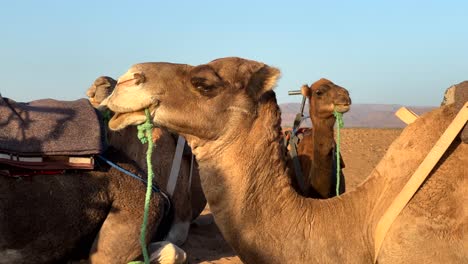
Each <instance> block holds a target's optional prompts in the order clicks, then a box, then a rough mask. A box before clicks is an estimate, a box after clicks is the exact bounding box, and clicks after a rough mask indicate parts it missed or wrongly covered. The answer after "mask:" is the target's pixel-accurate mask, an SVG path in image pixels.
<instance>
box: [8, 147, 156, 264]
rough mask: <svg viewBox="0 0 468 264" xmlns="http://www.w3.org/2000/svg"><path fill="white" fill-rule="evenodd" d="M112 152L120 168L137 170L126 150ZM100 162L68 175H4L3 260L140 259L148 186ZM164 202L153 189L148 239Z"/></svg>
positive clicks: (102, 261)
mask: <svg viewBox="0 0 468 264" xmlns="http://www.w3.org/2000/svg"><path fill="white" fill-rule="evenodd" d="M110 153H111V154H110V158H112V159H113V160H114V161H116V163H118V164H119V165H120V166H121V167H123V168H125V169H127V170H129V171H131V172H133V173H138V171H139V170H138V169H137V167H136V166H135V164H134V163H133V162H132V161H130V160H128V159H125V158H123V157H122V154H121V153H119V152H118V151H116V150H111V151H110ZM108 155H109V154H108ZM101 166H102V167H101V169H100V170H98V171H91V172H84V171H81V172H79V171H78V172H68V173H66V174H65V175H36V176H29V177H26V178H13V177H6V176H0V211H1V212H2V214H1V217H0V232H1V234H2V235H1V236H0V263H64V262H66V261H67V260H73V259H75V260H80V259H89V261H90V263H127V262H129V261H131V260H135V259H137V258H139V256H141V247H140V243H139V238H140V227H141V223H142V219H143V218H142V217H143V204H144V200H145V190H146V187H145V186H144V184H142V183H141V182H139V181H138V180H135V179H133V178H131V177H129V176H127V175H125V174H123V173H121V172H120V171H118V170H115V169H113V168H108V167H107V166H105V165H101ZM164 204H165V202H164V198H162V197H161V195H159V194H158V193H153V198H152V202H151V209H150V215H149V222H148V223H149V225H148V233H147V236H146V237H147V238H148V242H149V238H151V236H152V234H155V232H156V230H157V229H158V227H159V226H160V223H161V220H162V219H163V216H164V214H165V205H164ZM153 251H157V249H154V250H153ZM158 263H159V262H158Z"/></svg>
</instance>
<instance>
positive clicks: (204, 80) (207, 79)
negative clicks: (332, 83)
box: [103, 57, 279, 140]
mask: <svg viewBox="0 0 468 264" xmlns="http://www.w3.org/2000/svg"><path fill="white" fill-rule="evenodd" d="M278 77H279V70H278V69H276V68H273V67H270V66H268V65H265V64H263V63H260V62H256V61H251V60H246V59H241V58H235V57H230V58H222V59H217V60H214V61H211V62H209V63H207V64H203V65H198V66H190V65H186V64H172V63H160V62H158V63H141V64H136V65H133V66H132V67H131V68H130V69H129V70H128V71H127V73H125V74H124V75H123V76H121V77H120V78H119V79H118V82H117V86H116V88H115V90H114V92H113V93H112V95H110V96H109V97H108V98H107V100H105V102H103V105H105V106H107V107H108V108H109V109H111V110H112V111H113V112H115V113H116V114H115V115H114V116H113V117H112V119H111V120H110V121H109V127H110V128H111V129H112V130H120V129H123V128H125V127H127V126H129V125H137V124H140V123H143V122H145V119H146V117H145V113H144V109H146V108H148V109H149V110H150V113H151V116H152V118H153V122H154V123H155V124H156V125H160V126H163V127H167V128H168V129H169V130H172V131H174V132H176V133H179V134H181V135H183V136H185V137H186V138H187V137H191V136H193V137H196V138H199V139H204V140H210V139H215V138H219V137H221V136H223V134H224V133H226V132H227V131H228V130H231V131H233V130H236V129H237V126H239V125H241V123H242V125H245V124H248V122H250V120H252V122H253V120H254V119H255V116H256V113H257V112H256V107H257V105H258V101H259V100H260V98H261V96H262V94H264V93H266V92H268V91H271V90H272V89H273V87H274V85H275V84H276V80H277V79H278Z"/></svg>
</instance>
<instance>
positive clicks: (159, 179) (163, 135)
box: [86, 76, 206, 245]
mask: <svg viewBox="0 0 468 264" xmlns="http://www.w3.org/2000/svg"><path fill="white" fill-rule="evenodd" d="M116 83H117V82H116V81H115V80H114V79H112V78H111V77H108V76H101V77H99V78H97V79H96V80H95V81H94V83H93V84H92V85H91V87H90V88H89V89H88V90H87V92H86V95H87V96H88V97H89V101H90V102H91V104H92V105H93V106H94V107H99V104H100V103H101V102H102V101H103V100H104V99H105V98H106V97H107V96H109V95H110V94H111V93H112V91H113V90H114V87H115V85H116ZM137 133H138V132H137V129H136V127H128V128H126V129H123V130H121V131H108V143H109V144H110V145H111V146H113V147H115V148H116V149H118V150H120V151H121V152H122V153H125V155H126V156H127V157H128V158H129V159H131V160H134V161H135V162H136V164H137V165H138V167H139V169H140V170H142V171H144V172H145V174H146V172H147V170H146V166H147V165H146V151H147V145H146V144H145V145H143V144H141V142H140V140H139V139H138V137H137ZM153 141H154V144H155V149H154V151H153V156H152V163H153V164H154V166H155V168H154V170H155V181H156V183H157V184H158V185H159V186H160V187H161V188H162V189H163V190H164V191H167V190H166V186H167V185H168V180H169V175H170V172H171V167H172V161H173V157H174V153H175V150H176V144H177V138H175V137H174V136H173V135H172V134H170V133H169V132H167V130H165V129H161V128H158V127H155V128H153ZM191 161H192V157H191V155H184V156H183V162H182V163H181V168H180V172H179V178H178V179H177V184H176V187H175V189H174V194H173V195H172V202H173V206H174V207H173V208H174V214H175V215H174V221H173V224H172V225H171V230H170V231H169V234H168V236H167V238H166V240H168V241H170V242H172V243H174V244H176V245H182V244H183V243H184V242H185V241H186V240H187V236H188V232H189V228H190V223H191V222H192V220H193V219H195V218H196V217H198V215H200V213H201V212H202V211H203V209H204V208H205V206H206V199H205V196H204V194H203V191H202V188H201V182H200V175H199V173H198V165H197V164H193V167H192V166H191ZM191 170H192V177H191V179H190V171H191ZM189 184H190V186H189Z"/></svg>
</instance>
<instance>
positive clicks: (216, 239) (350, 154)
mask: <svg viewBox="0 0 468 264" xmlns="http://www.w3.org/2000/svg"><path fill="white" fill-rule="evenodd" d="M401 131H402V130H401V129H369V128H349V129H343V130H342V136H341V151H342V155H343V159H344V162H345V165H346V167H345V168H344V174H345V177H346V188H347V190H348V191H349V190H352V189H354V188H355V187H356V186H357V185H358V184H359V183H361V182H362V181H363V180H365V179H366V177H367V176H368V175H369V173H370V172H371V171H372V169H373V168H374V167H375V166H376V165H377V163H378V162H379V161H380V159H381V158H382V157H383V155H384V154H385V152H386V151H387V149H388V147H389V145H390V144H391V143H392V142H393V140H395V139H396V138H397V137H398V136H399V135H400V133H401ZM183 248H184V249H185V250H186V252H187V254H188V255H189V261H190V263H216V264H237V263H242V262H241V261H240V260H239V258H238V257H237V256H236V255H235V253H234V252H233V251H232V249H231V248H230V247H229V245H228V244H227V243H226V242H225V241H224V239H223V237H222V236H221V234H220V233H219V230H218V228H217V227H216V225H215V224H214V222H213V216H212V215H211V213H210V211H209V208H206V209H205V210H204V211H203V213H202V215H201V216H200V217H199V218H198V219H197V220H196V221H195V223H194V224H193V225H192V227H191V230H190V234H189V238H188V241H187V242H186V243H185V245H184V246H183Z"/></svg>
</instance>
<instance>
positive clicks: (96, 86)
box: [86, 76, 117, 107]
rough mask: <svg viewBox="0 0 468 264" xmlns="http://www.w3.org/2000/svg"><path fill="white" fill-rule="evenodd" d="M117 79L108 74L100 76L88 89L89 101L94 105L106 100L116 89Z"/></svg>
mask: <svg viewBox="0 0 468 264" xmlns="http://www.w3.org/2000/svg"><path fill="white" fill-rule="evenodd" d="M116 84H117V81H116V80H114V79H112V78H111V77H108V76H101V77H98V78H97V79H96V80H95V81H94V83H93V84H92V85H91V86H90V87H89V88H88V90H87V91H86V96H88V98H89V101H90V102H91V104H92V105H93V106H94V107H97V106H99V104H100V103H101V102H102V101H104V99H106V98H107V97H108V96H109V95H111V93H112V91H114V88H115V85H116Z"/></svg>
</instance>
